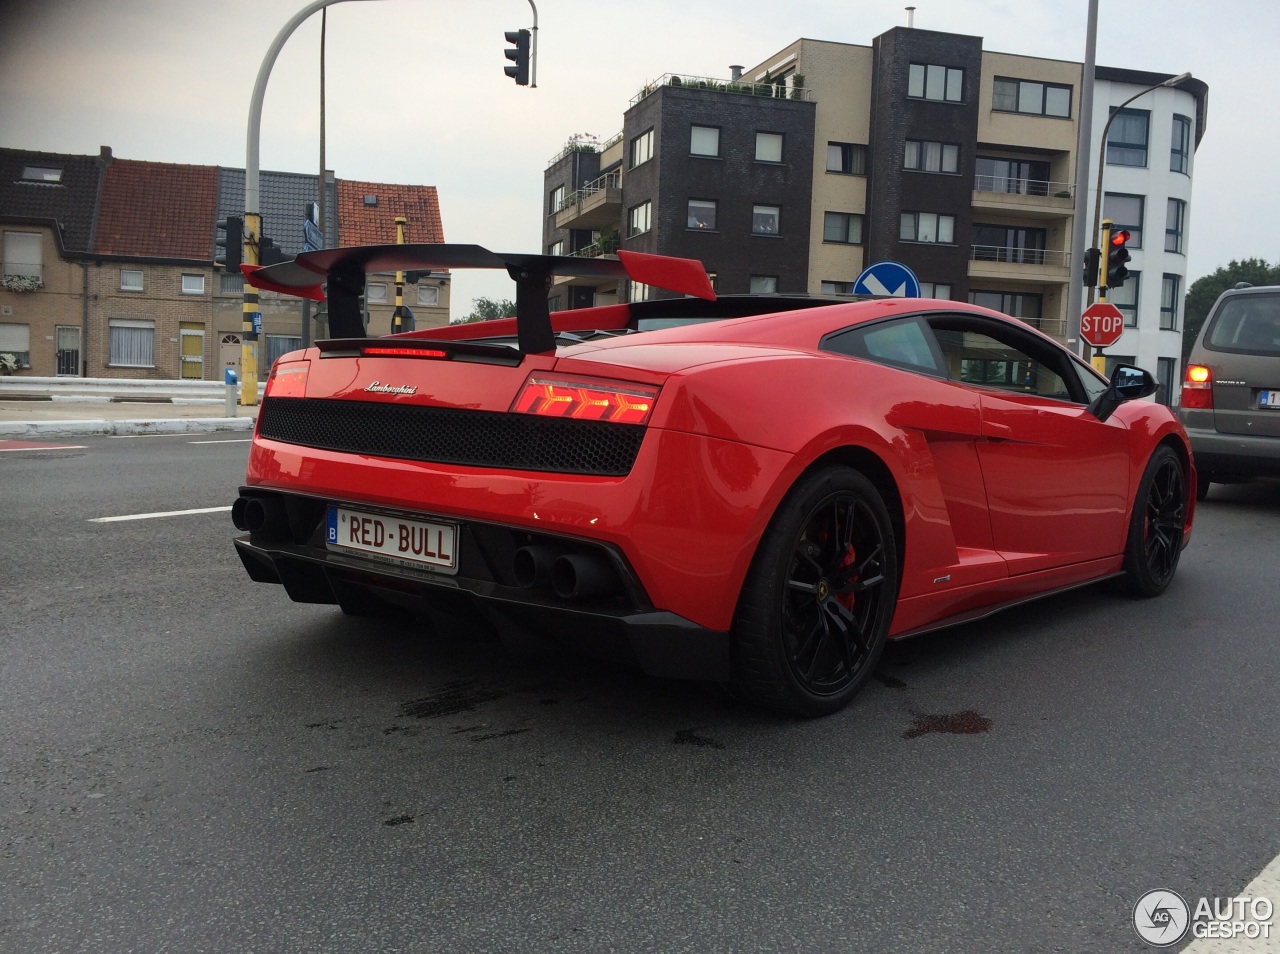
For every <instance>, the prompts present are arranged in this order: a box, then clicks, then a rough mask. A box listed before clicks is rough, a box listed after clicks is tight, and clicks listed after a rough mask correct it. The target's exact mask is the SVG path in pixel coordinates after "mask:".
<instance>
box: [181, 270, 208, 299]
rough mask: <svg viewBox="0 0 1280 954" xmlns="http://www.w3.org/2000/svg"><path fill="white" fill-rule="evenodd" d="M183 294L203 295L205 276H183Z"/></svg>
mask: <svg viewBox="0 0 1280 954" xmlns="http://www.w3.org/2000/svg"><path fill="white" fill-rule="evenodd" d="M182 294H184V295H203V294H204V276H203V275H183V276H182Z"/></svg>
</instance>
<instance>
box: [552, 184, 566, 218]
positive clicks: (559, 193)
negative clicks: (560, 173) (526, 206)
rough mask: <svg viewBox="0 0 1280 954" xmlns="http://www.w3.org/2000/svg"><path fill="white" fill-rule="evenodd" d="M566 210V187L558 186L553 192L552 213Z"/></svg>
mask: <svg viewBox="0 0 1280 954" xmlns="http://www.w3.org/2000/svg"><path fill="white" fill-rule="evenodd" d="M563 208H564V186H562V185H558V186H556V187H555V188H554V189H552V190H551V211H552V212H559V211H560V210H561V209H563Z"/></svg>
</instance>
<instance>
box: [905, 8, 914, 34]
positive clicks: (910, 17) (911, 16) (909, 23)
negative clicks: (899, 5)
mask: <svg viewBox="0 0 1280 954" xmlns="http://www.w3.org/2000/svg"><path fill="white" fill-rule="evenodd" d="M915 25H916V8H915V7H907V29H908V30H910V29H911V28H912V27H914V26H915Z"/></svg>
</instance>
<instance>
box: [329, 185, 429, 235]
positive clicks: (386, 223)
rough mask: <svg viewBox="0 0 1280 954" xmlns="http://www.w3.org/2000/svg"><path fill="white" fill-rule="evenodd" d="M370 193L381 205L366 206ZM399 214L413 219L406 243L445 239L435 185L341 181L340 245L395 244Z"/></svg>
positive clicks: (339, 202) (339, 196)
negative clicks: (366, 199) (367, 196)
mask: <svg viewBox="0 0 1280 954" xmlns="http://www.w3.org/2000/svg"><path fill="white" fill-rule="evenodd" d="M366 195H374V196H377V197H378V201H377V205H366V204H365V201H364V197H365V196H366ZM398 215H403V216H404V217H405V218H406V219H408V220H409V221H408V223H407V224H406V225H405V228H404V240H405V242H407V243H414V242H443V241H444V225H443V224H442V223H441V221H440V200H439V198H438V197H437V195H436V187H435V186H414V185H394V184H391V183H387V182H357V181H355V180H352V179H339V180H338V244H339V245H391V244H394V242H395V240H396V216H398Z"/></svg>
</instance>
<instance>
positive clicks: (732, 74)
mask: <svg viewBox="0 0 1280 954" xmlns="http://www.w3.org/2000/svg"><path fill="white" fill-rule="evenodd" d="M729 79H730V80H732V81H733V82H735V83H736V82H738V80H740V79H742V67H741V66H737V65H734V66H731V67H729Z"/></svg>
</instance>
